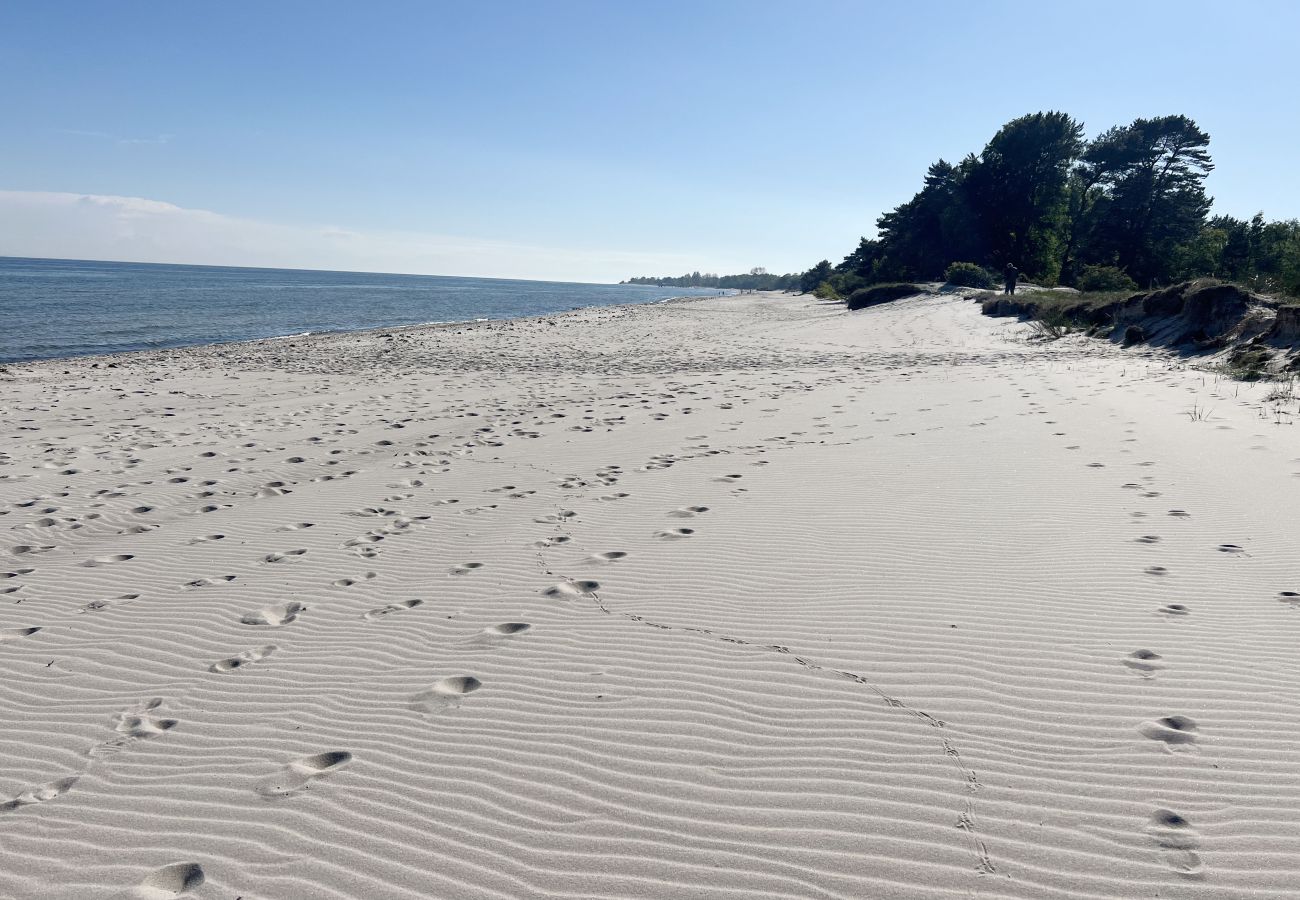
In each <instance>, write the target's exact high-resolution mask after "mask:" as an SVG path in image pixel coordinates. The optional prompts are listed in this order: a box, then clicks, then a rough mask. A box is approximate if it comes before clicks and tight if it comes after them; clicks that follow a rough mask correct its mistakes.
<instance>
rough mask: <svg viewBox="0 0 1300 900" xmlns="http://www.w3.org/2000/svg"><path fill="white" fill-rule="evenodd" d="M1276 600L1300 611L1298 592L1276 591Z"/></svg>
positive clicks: (1299, 593)
mask: <svg viewBox="0 0 1300 900" xmlns="http://www.w3.org/2000/svg"><path fill="white" fill-rule="evenodd" d="M1277 599H1278V601H1279V602H1281V603H1286V604H1288V605H1290V606H1291V607H1293V608H1298V609H1300V591H1278V592H1277Z"/></svg>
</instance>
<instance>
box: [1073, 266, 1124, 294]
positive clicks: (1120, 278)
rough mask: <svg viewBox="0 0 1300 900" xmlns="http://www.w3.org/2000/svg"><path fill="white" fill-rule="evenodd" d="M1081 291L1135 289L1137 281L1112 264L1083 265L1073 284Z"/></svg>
mask: <svg viewBox="0 0 1300 900" xmlns="http://www.w3.org/2000/svg"><path fill="white" fill-rule="evenodd" d="M1075 286H1076V287H1077V288H1078V289H1079V290H1081V291H1136V290H1137V282H1136V281H1134V280H1133V279H1132V278H1129V277H1128V273H1127V272H1125V271H1124V270H1123V269H1117V268H1115V267H1114V266H1085V267H1084V269H1083V272H1082V273H1080V275H1079V283H1078V284H1077V285H1075Z"/></svg>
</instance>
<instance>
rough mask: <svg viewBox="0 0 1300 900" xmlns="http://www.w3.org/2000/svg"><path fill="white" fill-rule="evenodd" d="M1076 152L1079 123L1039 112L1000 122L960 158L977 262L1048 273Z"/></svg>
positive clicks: (1055, 262)
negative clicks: (978, 242) (976, 225)
mask: <svg viewBox="0 0 1300 900" xmlns="http://www.w3.org/2000/svg"><path fill="white" fill-rule="evenodd" d="M1082 151H1083V125H1082V124H1081V123H1079V122H1076V121H1075V120H1074V119H1072V118H1070V116H1068V115H1066V114H1065V113H1062V112H1045V113H1044V112H1040V113H1034V114H1032V115H1028V116H1021V117H1020V118H1018V119H1014V120H1012V121H1011V122H1008V123H1007V124H1006V125H1003V126H1002V128H1001V129H999V131H998V133H997V134H995V135H994V136H993V138H992V140H990V141H989V142H988V144H987V146H985V148H984V150H983V152H982V153H980V155H979V156H978V157H973V158H968V160H967V161H966V162H964V163H963V168H964V169H965V172H964V179H963V182H964V184H965V188H966V194H967V197H968V198H969V201H970V203H971V204H972V206H973V207H974V211H975V213H976V215H977V216H978V219H979V221H980V224H981V225H982V231H983V236H984V239H985V241H986V242H987V248H988V249H987V256H986V258H985V259H983V260H979V261H981V262H985V263H991V264H992V265H993V266H994V267H996V268H998V269H1001V268H1003V267H1004V266H1005V265H1006V264H1007V263H1015V264H1016V265H1017V266H1018V267H1019V268H1020V269H1021V270H1022V271H1024V272H1025V273H1026V274H1027V275H1030V276H1031V277H1037V278H1040V279H1046V280H1049V281H1050V280H1055V278H1056V277H1057V274H1058V273H1059V267H1060V258H1061V257H1060V251H1061V248H1062V245H1063V238H1064V231H1065V227H1066V222H1067V216H1066V213H1067V209H1068V204H1067V198H1068V192H1067V184H1068V180H1069V176H1070V169H1071V166H1073V164H1074V162H1075V160H1076V159H1077V158H1078V157H1079V154H1080V153H1081V152H1082ZM966 258H968V259H972V260H975V259H976V257H974V256H968V257H966Z"/></svg>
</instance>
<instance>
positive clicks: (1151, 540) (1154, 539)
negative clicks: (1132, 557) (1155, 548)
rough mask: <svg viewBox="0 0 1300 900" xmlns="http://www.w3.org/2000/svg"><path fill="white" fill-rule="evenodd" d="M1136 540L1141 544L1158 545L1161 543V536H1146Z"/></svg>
mask: <svg viewBox="0 0 1300 900" xmlns="http://www.w3.org/2000/svg"><path fill="white" fill-rule="evenodd" d="M1134 540H1136V541H1137V542H1138V543H1139V544H1158V543H1160V536H1159V535H1155V534H1144V535H1142V537H1140V538H1135V539H1134Z"/></svg>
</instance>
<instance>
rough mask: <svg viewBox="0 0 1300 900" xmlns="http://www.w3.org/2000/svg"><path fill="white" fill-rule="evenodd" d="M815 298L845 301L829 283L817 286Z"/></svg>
mask: <svg viewBox="0 0 1300 900" xmlns="http://www.w3.org/2000/svg"><path fill="white" fill-rule="evenodd" d="M813 296H814V297H816V298H817V299H818V300H843V299H844V298H843V297H841V296H840V295H839V294H838V293H836V291H835V288H833V287H831V283H830V282H829V281H823V282H822V283H821V284H819V285H817V287H816V289H814V290H813Z"/></svg>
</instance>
